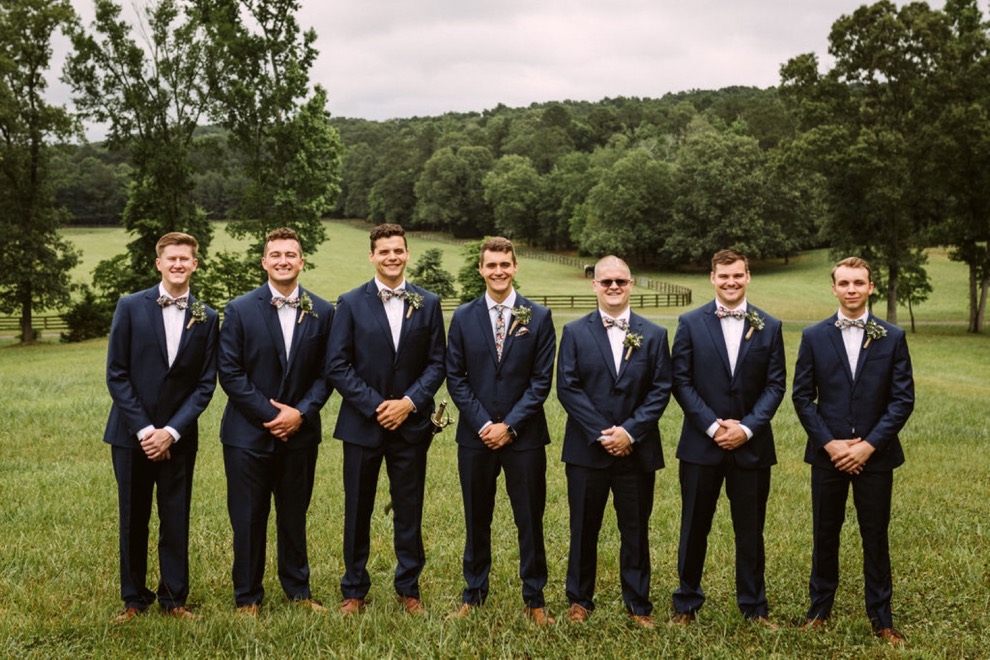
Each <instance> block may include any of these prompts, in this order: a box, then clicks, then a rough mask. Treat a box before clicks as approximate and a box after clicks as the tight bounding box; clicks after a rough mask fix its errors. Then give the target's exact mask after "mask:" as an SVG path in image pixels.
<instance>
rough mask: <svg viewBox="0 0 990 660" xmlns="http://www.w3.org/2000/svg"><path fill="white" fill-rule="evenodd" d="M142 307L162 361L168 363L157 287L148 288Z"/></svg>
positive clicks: (163, 319)
mask: <svg viewBox="0 0 990 660" xmlns="http://www.w3.org/2000/svg"><path fill="white" fill-rule="evenodd" d="M144 297H145V302H144V308H145V311H147V313H148V324H149V325H150V326H151V329H152V330H153V331H154V333H155V339H156V340H157V343H158V349H159V350H160V351H161V354H162V361H163V362H164V363H165V364H168V342H167V341H166V340H165V317H164V316H163V315H162V308H161V307H159V306H158V287H157V286H156V287H154V288H151V289H148V290H147V292H146V293H145V296H144Z"/></svg>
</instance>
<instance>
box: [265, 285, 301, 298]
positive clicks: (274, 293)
mask: <svg viewBox="0 0 990 660" xmlns="http://www.w3.org/2000/svg"><path fill="white" fill-rule="evenodd" d="M268 289H269V290H270V291H271V292H272V298H281V297H282V294H281V293H279V291H278V289H276V288H275V287H273V286H272V283H271V282H269V283H268ZM285 297H286V298H298V297H299V285H298V284H297V285H296V288H295V289H293V290H292V293H290V294H289V295H287V296H285Z"/></svg>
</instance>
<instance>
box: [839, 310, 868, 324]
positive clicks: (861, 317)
mask: <svg viewBox="0 0 990 660" xmlns="http://www.w3.org/2000/svg"><path fill="white" fill-rule="evenodd" d="M836 314H837V315H838V317H839V320H840V321H841V320H843V319H845V320H846V321H862V322H863V323H866V320H867V319H868V318H870V310H866V311H865V312H863V314H862V315H861V316H860V317H859V318H855V319H851V318H849V317H848V316H846V315H845V314H843V313H842V310H841V309H840V310H839V311H838V312H836Z"/></svg>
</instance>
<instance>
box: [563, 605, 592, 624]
mask: <svg viewBox="0 0 990 660" xmlns="http://www.w3.org/2000/svg"><path fill="white" fill-rule="evenodd" d="M567 619H568V620H569V621H571V622H573V623H584V622H585V621H587V620H588V610H587V608H585V607H582V606H581V605H578V604H577V603H571V608H570V609H569V610H567Z"/></svg>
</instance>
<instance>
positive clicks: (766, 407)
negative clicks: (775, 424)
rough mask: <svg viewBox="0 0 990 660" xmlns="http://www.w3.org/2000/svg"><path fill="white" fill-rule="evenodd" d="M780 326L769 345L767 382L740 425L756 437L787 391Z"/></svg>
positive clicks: (785, 360)
mask: <svg viewBox="0 0 990 660" xmlns="http://www.w3.org/2000/svg"><path fill="white" fill-rule="evenodd" d="M781 328H782V324H780V323H777V329H776V332H774V334H773V340H772V341H771V344H770V359H769V360H768V362H767V380H766V385H765V386H764V387H763V391H762V392H760V396H759V397H758V398H757V399H756V403H754V404H753V409H752V410H750V411H749V412H747V413H746V414H745V415H744V416H743V418H742V419H741V420H739V421H740V423H741V424H742V425H743V426H745V427H746V428H748V429H749V430H750V431H752V432H753V435H757V434H759V433H761V432H763V431H764V430H765V429H766V428H767V427H768V426H769V425H770V420H772V419H773V416H774V415H775V414H776V413H777V408H779V407H780V402H781V401H783V400H784V392H786V391H787V357H786V355H785V354H784V334H783V332H782V330H781Z"/></svg>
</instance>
